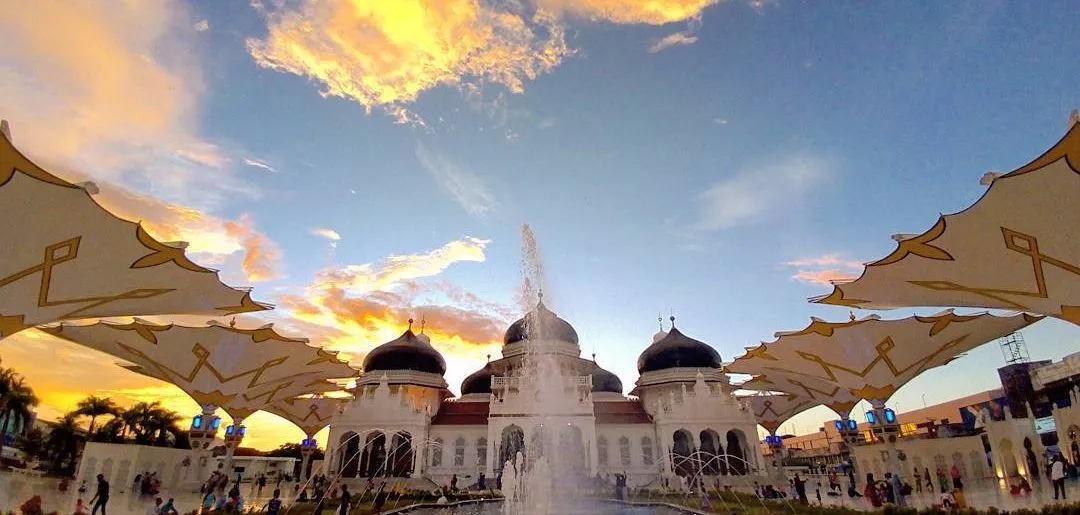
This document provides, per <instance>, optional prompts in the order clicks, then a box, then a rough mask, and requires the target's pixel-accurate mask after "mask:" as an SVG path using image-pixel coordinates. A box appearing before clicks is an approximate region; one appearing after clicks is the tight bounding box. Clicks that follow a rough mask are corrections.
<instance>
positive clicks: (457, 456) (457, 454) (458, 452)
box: [454, 436, 465, 467]
mask: <svg viewBox="0 0 1080 515" xmlns="http://www.w3.org/2000/svg"><path fill="white" fill-rule="evenodd" d="M454 466H455V467H464V466H465V437H463V436H459V437H458V438H457V440H454Z"/></svg>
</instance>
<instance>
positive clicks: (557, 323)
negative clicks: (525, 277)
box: [503, 300, 578, 345]
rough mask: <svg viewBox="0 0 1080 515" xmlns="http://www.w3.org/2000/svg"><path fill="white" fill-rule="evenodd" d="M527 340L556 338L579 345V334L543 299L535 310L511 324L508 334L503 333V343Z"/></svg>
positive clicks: (556, 339)
mask: <svg viewBox="0 0 1080 515" xmlns="http://www.w3.org/2000/svg"><path fill="white" fill-rule="evenodd" d="M525 340H555V341H560V342H567V343H572V344H574V345H577V344H578V335H577V331H575V330H574V326H572V325H570V322H567V321H566V320H563V319H561V318H559V316H558V315H556V314H555V313H552V312H551V310H550V309H548V308H547V306H545V305H544V301H542V300H541V301H540V302H539V303H537V305H536V309H535V310H533V311H530V312H529V313H528V314H526V315H525V316H524V317H523V318H521V319H519V320H518V321H517V322H514V323H513V324H510V327H509V328H508V329H507V330H506V334H505V335H503V345H510V344H512V343H518V342H523V341H525Z"/></svg>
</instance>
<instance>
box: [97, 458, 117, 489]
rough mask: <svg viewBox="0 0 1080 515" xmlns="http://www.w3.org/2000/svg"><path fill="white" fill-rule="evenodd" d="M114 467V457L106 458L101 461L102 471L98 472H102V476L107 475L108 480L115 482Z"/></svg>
mask: <svg viewBox="0 0 1080 515" xmlns="http://www.w3.org/2000/svg"><path fill="white" fill-rule="evenodd" d="M112 469H113V459H112V458H105V460H104V461H102V462H101V472H98V474H101V475H102V476H104V477H105V480H106V481H108V482H110V483H112V482H113V477H112V473H113V470H112Z"/></svg>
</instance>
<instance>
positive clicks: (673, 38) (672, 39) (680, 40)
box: [649, 32, 697, 54]
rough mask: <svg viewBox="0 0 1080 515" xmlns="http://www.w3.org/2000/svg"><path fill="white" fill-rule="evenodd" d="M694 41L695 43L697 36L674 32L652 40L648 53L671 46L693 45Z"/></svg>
mask: <svg viewBox="0 0 1080 515" xmlns="http://www.w3.org/2000/svg"><path fill="white" fill-rule="evenodd" d="M694 43H697V36H693V35H691V34H689V33H686V32H676V33H674V34H668V35H666V36H664V37H662V38H660V39H658V40H656V41H654V42H653V44H651V45H649V53H650V54H655V53H657V52H659V51H661V50H665V49H668V48H671V47H673V46H677V45H693V44H694Z"/></svg>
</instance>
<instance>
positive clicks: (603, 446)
mask: <svg viewBox="0 0 1080 515" xmlns="http://www.w3.org/2000/svg"><path fill="white" fill-rule="evenodd" d="M596 461H597V462H598V463H599V464H600V465H607V464H608V441H607V437H606V436H601V437H600V438H597V439H596Z"/></svg>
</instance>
